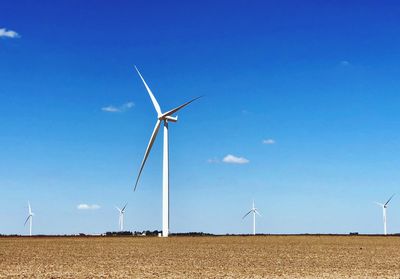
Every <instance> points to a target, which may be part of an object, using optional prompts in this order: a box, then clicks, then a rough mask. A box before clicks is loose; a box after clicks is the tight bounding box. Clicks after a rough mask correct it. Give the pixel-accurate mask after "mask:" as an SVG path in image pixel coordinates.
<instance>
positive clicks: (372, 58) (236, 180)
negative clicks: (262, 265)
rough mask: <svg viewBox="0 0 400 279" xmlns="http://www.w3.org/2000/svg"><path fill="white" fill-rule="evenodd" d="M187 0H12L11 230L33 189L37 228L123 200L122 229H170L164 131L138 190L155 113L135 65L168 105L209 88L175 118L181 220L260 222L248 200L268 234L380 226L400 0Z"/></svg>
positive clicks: (175, 185)
mask: <svg viewBox="0 0 400 279" xmlns="http://www.w3.org/2000/svg"><path fill="white" fill-rule="evenodd" d="M192 2H193V1H181V2H173V1H168V3H166V2H165V1H159V2H153V1H118V2H113V3H111V2H110V1H56V2H55V1H40V2H38V1H15V0H13V1H7V0H6V1H2V3H1V9H2V13H1V14H2V15H1V20H0V61H1V62H0V81H1V86H0V98H1V103H2V108H1V110H0V123H1V126H0V127H1V132H0V158H1V160H0V233H27V228H26V227H25V228H24V227H23V222H24V220H25V218H26V215H27V201H28V200H30V201H31V204H32V208H33V211H34V212H35V214H36V216H35V219H34V233H46V234H53V233H57V234H60V233H79V232H85V233H100V232H105V231H108V230H116V229H117V226H118V212H117V211H116V210H115V209H114V206H115V205H119V206H122V205H123V204H124V203H125V202H128V203H129V204H128V207H127V212H126V222H125V223H126V229H129V230H143V229H160V228H161V167H162V153H161V151H162V148H161V145H162V134H161V133H160V134H159V137H158V139H157V141H156V143H155V146H154V149H153V151H152V153H151V154H150V157H149V160H148V162H147V165H146V168H145V170H144V172H143V176H142V179H141V182H140V185H139V187H138V189H137V191H136V192H133V184H134V181H135V178H136V175H137V172H138V168H139V166H140V162H141V160H142V156H143V153H144V150H145V148H146V145H147V142H148V140H149V137H150V134H151V132H152V129H153V126H154V123H155V120H156V113H155V111H154V108H153V107H152V104H151V102H150V99H149V97H148V95H147V93H146V91H145V89H144V87H143V85H142V84H141V82H140V79H139V78H138V76H137V74H136V73H135V72H134V68H133V65H135V64H136V65H137V66H138V67H139V68H140V70H141V71H142V74H143V75H144V77H145V78H146V80H147V81H148V83H149V85H150V87H151V88H152V90H153V92H154V93H155V95H156V97H157V98H158V100H159V102H160V105H161V107H162V109H163V110H167V109H170V108H172V107H175V106H177V105H179V104H181V103H183V102H185V101H187V100H189V99H190V98H192V97H196V96H198V95H205V97H204V98H202V99H201V100H199V101H196V102H195V103H193V104H191V105H190V106H189V107H188V108H187V109H184V110H183V111H181V112H180V113H179V122H178V123H173V124H171V126H170V143H171V146H170V159H171V231H172V232H184V231H205V232H212V233H247V232H250V231H251V219H248V220H244V221H243V220H242V219H241V217H242V216H243V214H244V213H246V211H248V210H249V209H250V207H251V202H252V199H253V198H254V199H255V201H256V205H257V207H258V208H259V211H260V212H261V213H262V214H263V217H262V218H259V219H258V225H257V227H258V231H259V232H264V233H304V232H309V233H316V232H321V233H347V232H349V231H360V232H364V233H377V232H381V231H382V218H381V214H382V213H381V210H380V208H379V207H377V206H376V205H374V204H373V203H372V202H373V201H375V200H377V201H384V200H385V199H387V198H388V197H389V196H390V195H391V194H392V193H395V192H398V190H399V184H400V172H399V166H400V159H399V154H400V150H399V146H400V145H399V141H400V130H399V124H400V110H399V102H400V94H399V90H400V79H399V74H400V52H399V49H400V37H399V33H400V5H399V4H398V2H397V1H393V2H391V1H385V3H384V4H383V2H381V1H352V3H349V2H348V1H330V3H327V2H326V1H325V2H321V3H319V4H317V3H312V2H315V1H312V2H311V1H198V3H197V4H195V3H192ZM2 29H3V30H2ZM11 31H14V32H15V33H13V32H11ZM132 103H133V104H134V105H132ZM264 141H265V142H266V143H263V142H264ZM267 143H269V144H267ZM229 154H231V155H233V156H236V157H242V158H244V159H247V160H248V162H247V163H244V164H233V163H226V162H223V158H225V157H226V156H227V155H229ZM244 159H243V160H244ZM244 161H245V160H244ZM399 194H400V193H399ZM79 204H88V205H99V206H100V208H99V209H92V210H79V209H77V206H78V205H79ZM388 230H389V232H400V196H399V197H395V198H394V199H393V203H392V204H391V207H390V208H389V211H388Z"/></svg>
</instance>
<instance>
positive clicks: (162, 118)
mask: <svg viewBox="0 0 400 279" xmlns="http://www.w3.org/2000/svg"><path fill="white" fill-rule="evenodd" d="M135 69H136V71H137V73H138V74H139V76H140V79H141V80H142V82H143V84H144V86H145V87H146V90H147V92H148V93H149V96H150V99H151V101H152V103H153V106H154V108H155V110H156V112H157V121H156V125H155V127H154V130H153V133H152V135H151V137H150V141H149V143H148V145H147V148H146V152H145V153H144V157H143V161H142V164H141V166H140V170H139V174H138V176H137V179H136V183H135V188H134V190H136V187H137V185H138V182H139V178H140V175H141V173H142V171H143V167H144V164H145V163H146V160H147V157H148V156H149V153H150V150H151V147H152V146H153V143H154V141H155V139H156V137H157V133H158V130H159V128H160V125H161V122H163V124H164V150H163V194H162V236H163V237H168V234H169V152H168V123H169V122H177V121H178V116H176V117H173V116H172V115H173V114H174V113H176V112H177V111H179V110H180V109H182V108H184V107H185V106H187V105H188V104H190V103H191V102H193V101H195V100H197V99H198V98H200V97H197V98H195V99H193V100H190V101H189V102H187V103H184V104H183V105H180V106H179V107H176V108H174V109H172V110H169V111H167V112H165V113H162V112H161V108H160V105H159V104H158V102H157V100H156V98H155V97H154V95H153V93H152V92H151V90H150V88H149V86H148V85H147V83H146V81H145V80H144V78H143V77H142V75H141V74H140V72H139V70H138V69H137V68H136V66H135Z"/></svg>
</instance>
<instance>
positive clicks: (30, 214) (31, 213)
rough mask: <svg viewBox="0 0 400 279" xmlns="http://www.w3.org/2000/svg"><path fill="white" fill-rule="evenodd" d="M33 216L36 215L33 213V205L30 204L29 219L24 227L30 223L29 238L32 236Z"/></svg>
mask: <svg viewBox="0 0 400 279" xmlns="http://www.w3.org/2000/svg"><path fill="white" fill-rule="evenodd" d="M33 215H35V214H34V213H33V212H32V209H31V204H30V203H29V202H28V217H27V218H26V221H25V223H24V226H25V225H26V223H27V222H28V221H29V236H32V219H33Z"/></svg>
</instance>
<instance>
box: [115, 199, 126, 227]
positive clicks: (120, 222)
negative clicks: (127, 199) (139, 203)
mask: <svg viewBox="0 0 400 279" xmlns="http://www.w3.org/2000/svg"><path fill="white" fill-rule="evenodd" d="M127 205H128V204H127V203H126V204H125V206H124V207H123V208H122V209H120V208H119V207H117V206H116V207H115V208H116V209H117V210H118V212H119V217H118V226H119V230H120V231H121V232H122V231H124V214H125V208H126V206H127Z"/></svg>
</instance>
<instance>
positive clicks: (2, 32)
mask: <svg viewBox="0 0 400 279" xmlns="http://www.w3.org/2000/svg"><path fill="white" fill-rule="evenodd" d="M2 37H3V38H19V37H21V36H20V35H19V34H18V33H17V32H15V31H12V30H7V29H5V28H0V38H2Z"/></svg>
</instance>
